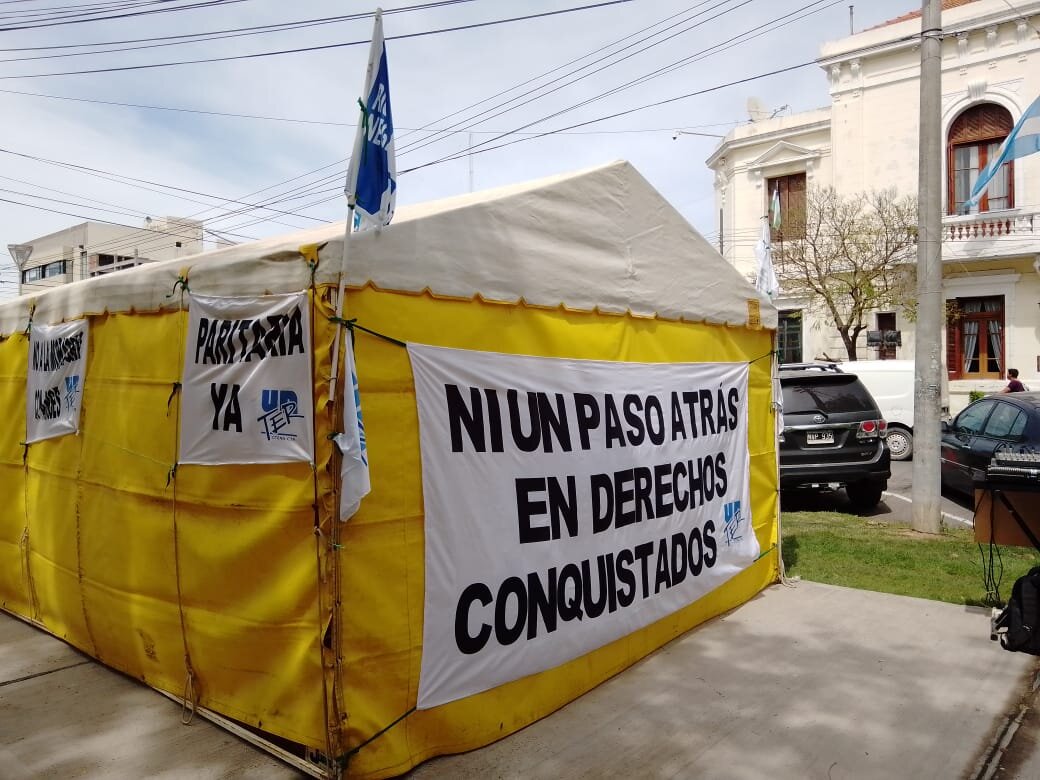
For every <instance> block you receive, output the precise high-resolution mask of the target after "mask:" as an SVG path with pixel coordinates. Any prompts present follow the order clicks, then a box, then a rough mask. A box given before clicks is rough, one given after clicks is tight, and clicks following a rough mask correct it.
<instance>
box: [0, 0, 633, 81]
mask: <svg viewBox="0 0 1040 780" xmlns="http://www.w3.org/2000/svg"><path fill="white" fill-rule="evenodd" d="M218 1H219V2H235V3H238V2H247V0H210V2H212V3H216V2H218ZM630 2H632V0H602V1H601V2H598V3H592V4H590V5H580V6H575V7H573V8H561V9H559V10H556V11H544V12H542V13H537V14H528V15H526V16H514V17H510V18H507V19H494V20H491V21H488V22H476V23H473V24H463V25H457V26H455V27H443V28H440V29H437V30H424V31H421V32H415V33H405V34H403V35H388V36H386V40H388V41H399V40H405V39H408V38H422V37H425V36H427V35H441V34H443V33H450V32H459V31H462V30H476V29H480V28H483V27H494V26H496V25H500V24H511V23H513V22H524V21H529V20H531V19H544V18H547V17H551V16H559V15H561V14H569V13H575V12H577V11H589V10H593V9H596V8H605V7H607V6H612V5H621V4H622V3H630ZM6 29H18V28H4V27H0V32H3V31H4V30H6ZM370 43H371V41H370V40H369V39H367V38H366V39H364V40H360V41H347V42H345V43H329V44H324V45H321V46H313V45H312V46H305V47H302V48H297V49H281V50H279V51H266V52H254V53H253V54H234V55H228V56H226V57H207V58H203V59H197V60H180V61H177V62H153V63H147V64H143V65H121V66H114V67H111V68H93V69H89V70H70V71H61V72H56V73H27V74H21V75H16V76H0V80H10V79H38V78H49V77H51V76H82V75H88V74H95V73H118V72H123V71H133V70H150V69H153V68H169V67H174V66H179V65H199V64H205V63H211V62H232V61H234V60H251V59H259V58H262V57H276V56H280V55H283V54H300V53H302V52H315V51H328V50H330V49H343V48H347V47H350V46H368V45H369V44H370Z"/></svg>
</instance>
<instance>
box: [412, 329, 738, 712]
mask: <svg viewBox="0 0 1040 780" xmlns="http://www.w3.org/2000/svg"><path fill="white" fill-rule="evenodd" d="M408 350H409V355H410V356H411V361H412V371H413V375H414V378H415V391H416V399H417V403H418V409H419V438H420V447H421V455H422V471H423V474H422V477H423V502H424V508H425V515H426V520H425V539H426V595H425V607H424V617H423V654H422V666H421V671H420V676H419V695H418V706H419V708H420V709H427V708H430V707H435V706H437V705H440V704H444V703H446V702H450V701H454V700H456V699H461V698H464V697H466V696H470V695H472V694H474V693H479V692H480V691H484V690H487V689H489V688H493V687H495V686H497V685H501V684H502V683H505V682H509V681H511V680H516V679H518V678H520V677H524V676H526V675H529V674H533V673H536V672H540V671H543V670H545V669H550V668H552V667H554V666H558V665H560V664H562V663H565V662H567V661H569V660H571V659H573V658H577V657H579V656H581V655H583V654H585V653H588V652H590V651H592V650H594V649H596V648H598V647H602V646H603V645H605V644H607V643H609V642H612V641H614V640H615V639H618V638H620V637H623V636H625V635H627V634H630V633H632V632H633V631H636V630H638V629H640V628H643V627H645V626H647V625H649V624H650V623H653V622H654V621H656V620H659V619H660V618H663V617H665V616H667V615H669V614H671V613H673V612H675V611H676V610H679V609H682V608H683V607H685V606H687V605H688V604H691V603H692V602H694V601H696V600H697V599H699V598H701V597H702V596H704V595H705V594H707V593H708V592H709V591H711V590H713V589H715V588H717V587H719V586H720V585H721V584H722V583H724V582H726V581H727V580H728V579H729V578H731V577H733V576H734V575H735V574H737V573H738V572H740V571H742V570H743V569H745V568H747V567H748V566H750V565H751V564H752V563H753V562H754V561H755V560H756V558H757V557H758V554H759V545H758V540H757V539H756V537H755V534H754V531H753V530H752V525H751V515H750V478H749V473H748V471H749V453H748V435H747V425H748V424H747V417H748V402H747V389H748V366H747V364H746V363H682V364H676V363H672V364H666V363H661V364H647V363H611V362H605V361H588V360H564V359H549V358H536V357H525V356H516V355H501V354H493V353H486V352H469V351H462V350H453V349H443V348H437V347H426V346H419V345H409V347H408Z"/></svg>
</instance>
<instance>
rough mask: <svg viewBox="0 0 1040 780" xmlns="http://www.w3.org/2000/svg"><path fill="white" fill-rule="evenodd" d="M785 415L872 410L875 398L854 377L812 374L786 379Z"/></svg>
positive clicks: (784, 385) (784, 383) (784, 390)
mask: <svg viewBox="0 0 1040 780" xmlns="http://www.w3.org/2000/svg"><path fill="white" fill-rule="evenodd" d="M781 384H782V387H783V392H784V414H805V413H810V412H822V413H824V414H834V413H836V412H872V411H874V409H875V406H874V401H873V399H871V397H870V395H869V394H868V393H867V391H866V389H865V388H864V387H863V385H862V384H861V383H860V381H859V380H858V379H857V378H856V377H854V376H835V377H831V376H828V377H827V378H826V381H824V380H823V378H822V377H818V376H817V377H811V378H807V379H803V380H788V381H785V382H782V383H781Z"/></svg>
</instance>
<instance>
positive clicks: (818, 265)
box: [773, 188, 917, 360]
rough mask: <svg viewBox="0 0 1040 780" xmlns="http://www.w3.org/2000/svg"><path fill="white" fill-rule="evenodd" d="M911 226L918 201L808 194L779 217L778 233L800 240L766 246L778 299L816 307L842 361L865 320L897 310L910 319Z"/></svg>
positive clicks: (883, 195)
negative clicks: (831, 329) (841, 347)
mask: <svg viewBox="0 0 1040 780" xmlns="http://www.w3.org/2000/svg"><path fill="white" fill-rule="evenodd" d="M916 226H917V201H916V200H915V199H913V198H910V197H904V198H898V197H897V195H896V193H895V191H894V190H885V191H880V192H869V193H860V194H857V195H853V196H850V197H843V196H841V195H839V194H838V193H836V192H835V191H834V189H832V188H825V189H816V188H811V189H809V190H808V191H807V192H806V196H805V210H804V213H792V210H791V209H789V210H788V211H787V212H785V213H784V214H783V233H784V234H786V235H787V236H799V237H798V238H787V240H784V238H783V236H781V238H780V240H778V241H774V242H773V256H774V257H775V258H777V266H778V269H779V271H780V273H779V276H780V286H781V289H782V290H783V293H784V296H785V297H786V296H791V297H803V298H808V299H809V300H810V306H819V307H822V308H823V309H824V310H825V311H826V312H827V314H828V315H829V317H830V319H831V321H832V322H833V323H834V326H835V328H836V329H837V331H838V334H839V335H840V336H841V340H842V342H843V343H844V344H845V351H846V352H847V353H848V357H849V360H855V359H856V341H857V339H858V338H859V335H860V333H862V332H863V331H864V330H866V329H867V327H868V325H867V321H868V319H867V318H868V316H869V315H870V314H871V313H872V312H874V311H877V310H879V309H891V308H894V307H901V308H903V309H904V310H905V311H907V312H908V313H910V315H911V316H912V314H913V311H914V307H913V304H914V285H915V282H914V279H915V276H914V266H913V258H914V252H915V248H916V246H917V227H916ZM803 227H804V237H801V236H802V232H803Z"/></svg>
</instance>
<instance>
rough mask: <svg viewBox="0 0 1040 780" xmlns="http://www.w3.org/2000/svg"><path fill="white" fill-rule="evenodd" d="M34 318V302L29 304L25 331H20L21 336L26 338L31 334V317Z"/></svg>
mask: <svg viewBox="0 0 1040 780" xmlns="http://www.w3.org/2000/svg"><path fill="white" fill-rule="evenodd" d="M35 316H36V301H33V302H32V303H31V304H29V321H28V322H27V323H26V324H25V330H23V331H22V335H23V336H24V337H26V338H28V337H29V334H30V333H32V324H33V317H35Z"/></svg>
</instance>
